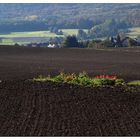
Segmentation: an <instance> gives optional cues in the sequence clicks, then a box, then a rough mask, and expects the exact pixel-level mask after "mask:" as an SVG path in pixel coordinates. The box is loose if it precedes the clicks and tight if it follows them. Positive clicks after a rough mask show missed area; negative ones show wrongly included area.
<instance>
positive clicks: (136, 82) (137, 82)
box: [127, 80, 140, 86]
mask: <svg viewBox="0 0 140 140" xmlns="http://www.w3.org/2000/svg"><path fill="white" fill-rule="evenodd" d="M127 85H137V86H138V85H139V86H140V80H135V81H131V82H128V83H127Z"/></svg>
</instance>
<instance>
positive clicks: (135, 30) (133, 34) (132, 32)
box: [127, 27, 140, 38]
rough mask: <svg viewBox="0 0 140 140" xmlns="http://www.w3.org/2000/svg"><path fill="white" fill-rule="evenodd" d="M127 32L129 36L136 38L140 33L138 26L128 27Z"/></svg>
mask: <svg viewBox="0 0 140 140" xmlns="http://www.w3.org/2000/svg"><path fill="white" fill-rule="evenodd" d="M129 31H130V32H129V33H127V35H128V36H129V37H131V38H137V37H138V36H139V35H140V27H137V28H129Z"/></svg>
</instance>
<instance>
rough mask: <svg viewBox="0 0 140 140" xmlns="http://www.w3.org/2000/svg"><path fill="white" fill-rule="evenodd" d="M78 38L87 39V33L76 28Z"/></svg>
mask: <svg viewBox="0 0 140 140" xmlns="http://www.w3.org/2000/svg"><path fill="white" fill-rule="evenodd" d="M77 37H78V39H81V40H82V39H87V34H86V32H84V31H83V30H81V29H80V30H78V34H77Z"/></svg>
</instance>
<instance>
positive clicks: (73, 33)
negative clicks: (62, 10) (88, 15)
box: [61, 29, 88, 35]
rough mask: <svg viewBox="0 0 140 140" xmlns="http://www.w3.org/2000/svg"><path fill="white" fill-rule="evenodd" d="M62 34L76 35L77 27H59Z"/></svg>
mask: <svg viewBox="0 0 140 140" xmlns="http://www.w3.org/2000/svg"><path fill="white" fill-rule="evenodd" d="M61 30H62V32H63V33H64V35H77V34H78V30H79V29H61ZM83 30H84V31H85V32H86V33H87V32H88V30H87V29H83Z"/></svg>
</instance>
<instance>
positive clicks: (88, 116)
mask: <svg viewBox="0 0 140 140" xmlns="http://www.w3.org/2000/svg"><path fill="white" fill-rule="evenodd" d="M139 60H140V52H139V49H129V50H126V49H115V50H111V49H110V50H90V49H43V48H42V49H41V48H20V49H19V48H15V47H14V48H10V47H8V46H7V47H6V46H5V47H0V79H1V80H2V82H0V126H1V127H0V136H140V87H131V88H130V89H127V88H123V87H102V88H87V87H81V86H73V85H68V84H54V83H51V82H45V83H41V82H31V81H28V80H27V79H30V78H33V77H35V76H38V75H39V74H44V75H48V74H56V73H58V71H59V70H61V69H63V70H65V71H66V72H81V71H83V70H85V71H87V72H88V73H89V74H90V75H92V76H93V75H96V74H100V73H101V74H102V73H103V72H104V73H115V74H117V75H119V76H121V77H123V78H125V79H126V80H134V79H140V73H139V71H140V61H139Z"/></svg>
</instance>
